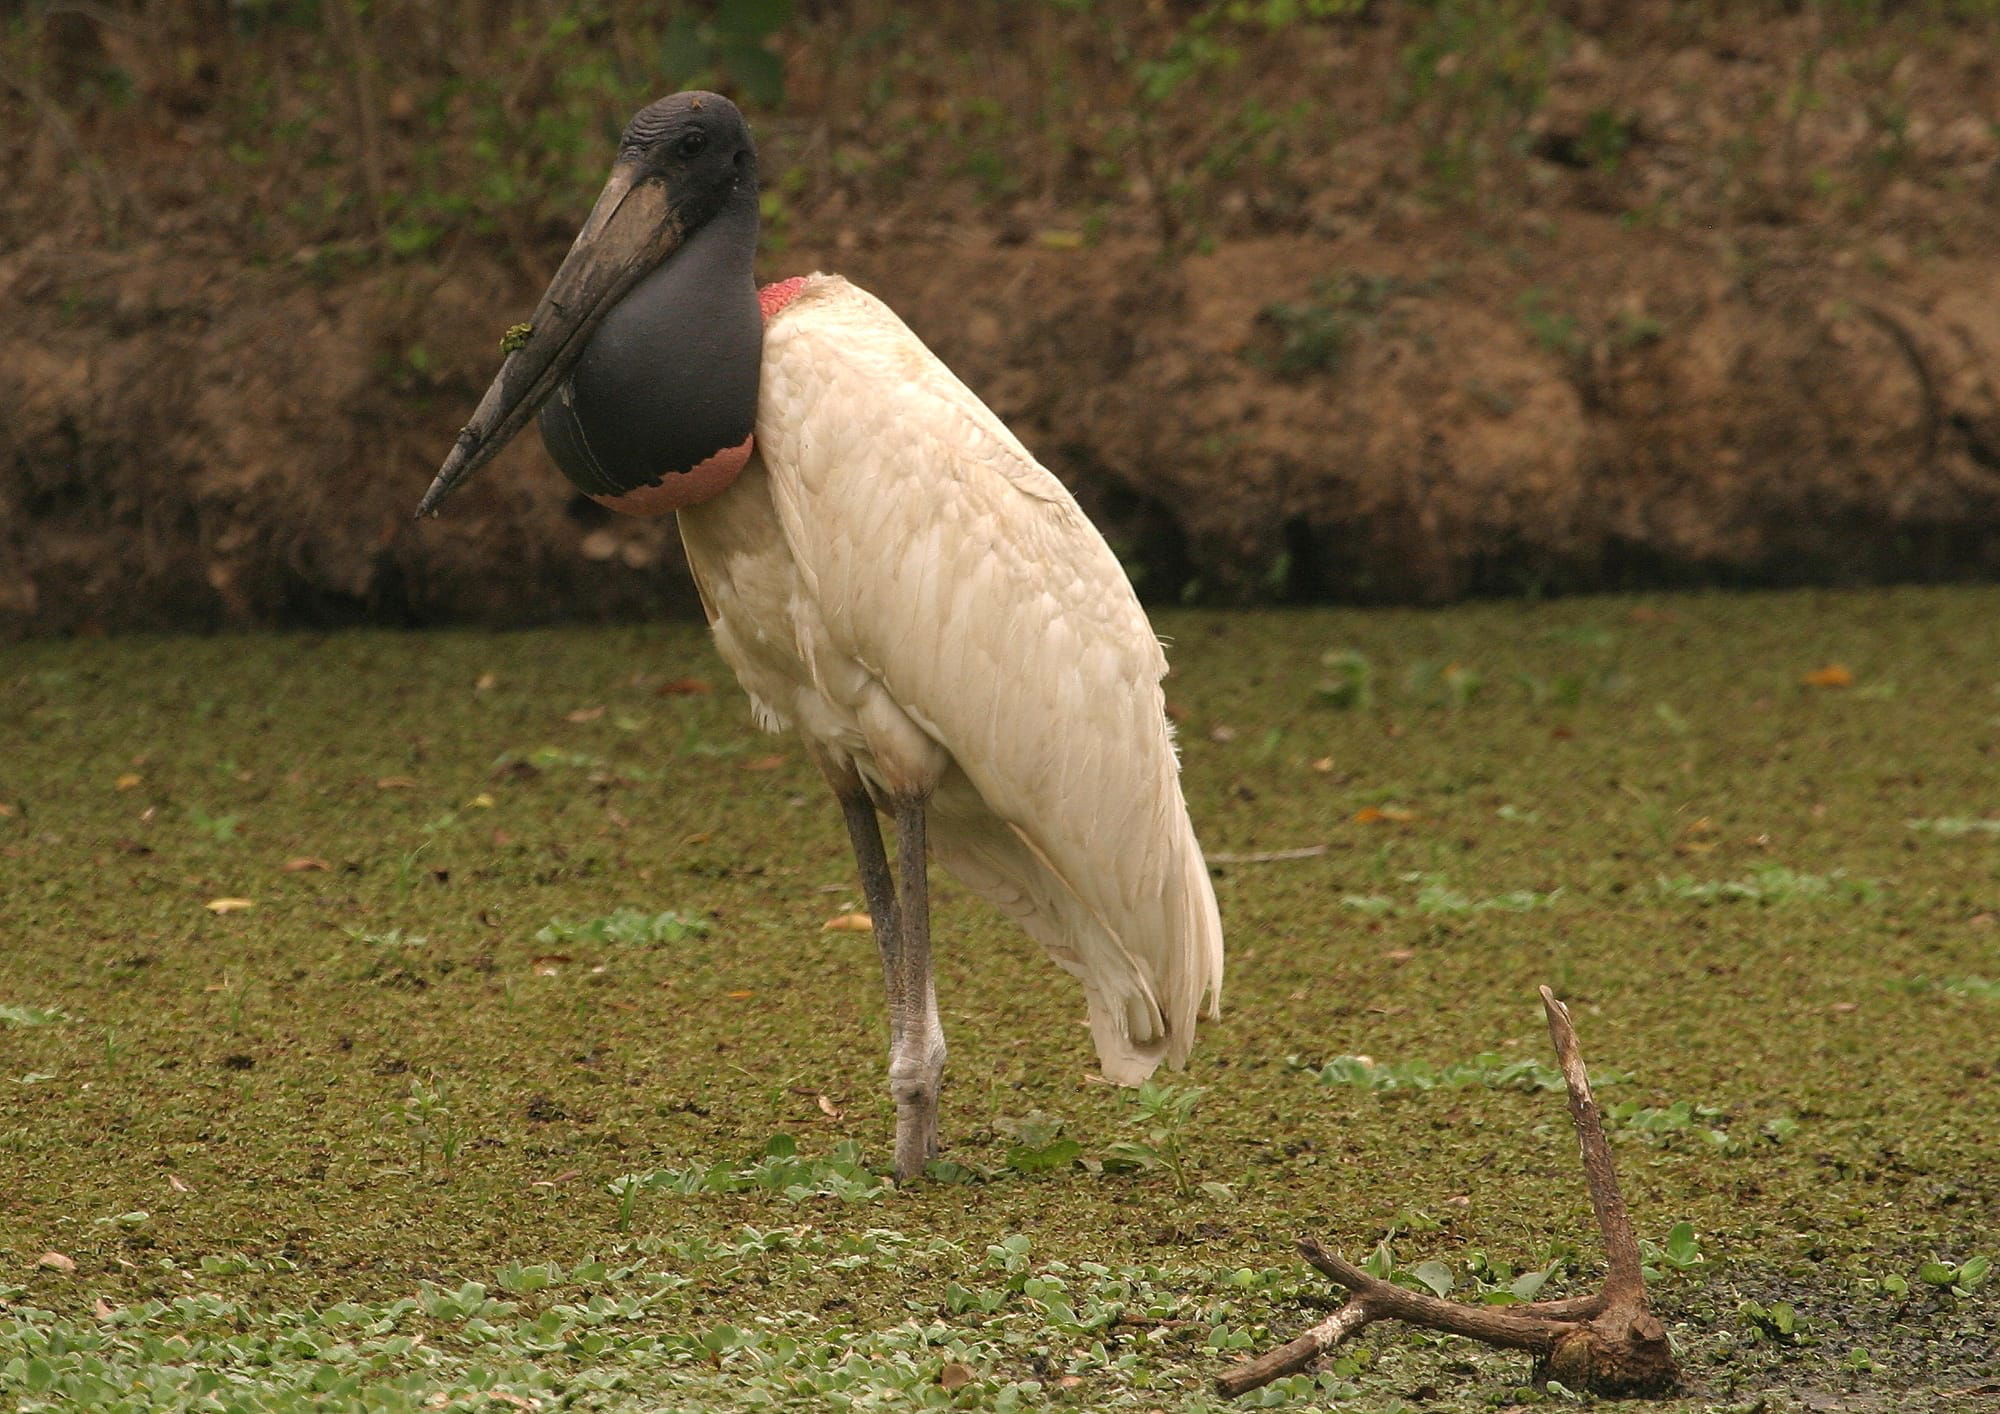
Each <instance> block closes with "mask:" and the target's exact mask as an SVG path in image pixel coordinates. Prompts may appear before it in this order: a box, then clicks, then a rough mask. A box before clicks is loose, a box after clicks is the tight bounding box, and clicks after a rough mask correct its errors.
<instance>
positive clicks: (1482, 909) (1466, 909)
mask: <svg viewBox="0 0 2000 1414" xmlns="http://www.w3.org/2000/svg"><path fill="white" fill-rule="evenodd" d="M1403 880H1404V882H1405V883H1414V884H1417V885H1418V888H1417V896H1416V898H1415V900H1414V901H1413V902H1412V903H1411V904H1410V905H1409V906H1408V909H1409V911H1410V912H1413V913H1419V914H1422V915H1424V916H1426V917H1430V918H1467V917H1471V916H1473V915H1474V914H1480V913H1533V912H1535V911H1536V910H1537V909H1544V908H1553V907H1555V905H1556V901H1557V900H1558V899H1560V898H1561V897H1562V894H1563V891H1562V890H1561V889H1559V888H1558V889H1550V890H1548V891H1546V892H1538V891H1536V890H1534V889H1514V890H1511V891H1509V892H1507V893H1504V894H1493V895H1490V896H1489V897H1486V898H1475V897H1473V896H1472V895H1470V894H1466V893H1463V892H1461V891H1459V890H1457V889H1454V888H1452V887H1451V886H1450V885H1448V884H1443V883H1440V882H1438V881H1437V880H1435V879H1426V878H1425V877H1424V876H1423V875H1422V874H1406V875H1404V876H1403ZM1340 906H1341V907H1342V908H1346V909H1351V910H1353V911H1354V912H1356V913H1365V914H1368V915H1369V916H1371V917H1377V918H1379V917H1384V916H1386V915H1389V914H1392V913H1400V912H1403V911H1404V906H1403V905H1401V904H1398V903H1397V902H1396V900H1394V899H1393V898H1390V897H1388V896H1387V895H1385V894H1347V895H1344V896H1343V897H1342V898H1341V900H1340Z"/></svg>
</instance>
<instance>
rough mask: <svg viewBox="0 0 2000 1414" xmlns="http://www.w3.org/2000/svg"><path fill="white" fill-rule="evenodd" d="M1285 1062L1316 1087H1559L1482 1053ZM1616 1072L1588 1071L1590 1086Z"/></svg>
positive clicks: (1549, 1069)
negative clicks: (1438, 1062) (1450, 1058)
mask: <svg viewBox="0 0 2000 1414" xmlns="http://www.w3.org/2000/svg"><path fill="white" fill-rule="evenodd" d="M1286 1064H1288V1065H1290V1066H1292V1067H1293V1068H1294V1069H1298V1070H1303V1071H1306V1072H1307V1073H1308V1074H1310V1075H1311V1076H1312V1077H1313V1079H1315V1080H1317V1081H1318V1082H1319V1083H1320V1084H1322V1085H1348V1086H1353V1087H1355V1088H1357V1089H1361V1090H1378V1091H1379V1090H1418V1091H1422V1090H1464V1089H1470V1088H1475V1087H1478V1088H1484V1089H1488V1090H1530V1091H1560V1090H1562V1089H1563V1088H1564V1086H1563V1078H1562V1072H1561V1071H1560V1070H1557V1069H1556V1068H1555V1067H1554V1066H1552V1065H1545V1064H1543V1063H1542V1062H1541V1061H1535V1060H1513V1061H1510V1060H1505V1059H1503V1058H1502V1057H1501V1056H1500V1055H1498V1054H1497V1053H1495V1052H1493V1051H1483V1052H1481V1053H1480V1054H1479V1055H1477V1056H1474V1057H1473V1058H1472V1059H1471V1060H1470V1061H1464V1062H1455V1063H1453V1064H1451V1065H1446V1066H1442V1067H1439V1066H1434V1065H1431V1064H1430V1063H1429V1062H1428V1061H1401V1062H1396V1063H1392V1064H1382V1063H1377V1062H1376V1061H1373V1060H1371V1059H1369V1058H1368V1057H1366V1056H1335V1057H1334V1058H1333V1059H1332V1060H1330V1061H1328V1062H1327V1063H1326V1064H1325V1065H1322V1066H1317V1067H1315V1066H1310V1065H1307V1064H1305V1063H1304V1062H1303V1061H1300V1060H1299V1059H1298V1058H1297V1057H1296V1056H1294V1057H1291V1058H1289V1059H1288V1060H1287V1061H1286ZM1630 1079H1631V1077H1630V1076H1629V1075H1626V1074H1623V1073H1621V1072H1618V1071H1610V1070H1606V1071H1592V1072H1591V1075H1590V1083H1591V1084H1592V1085H1593V1086H1604V1085H1616V1084H1619V1083H1621V1082H1624V1081H1627V1080H1630Z"/></svg>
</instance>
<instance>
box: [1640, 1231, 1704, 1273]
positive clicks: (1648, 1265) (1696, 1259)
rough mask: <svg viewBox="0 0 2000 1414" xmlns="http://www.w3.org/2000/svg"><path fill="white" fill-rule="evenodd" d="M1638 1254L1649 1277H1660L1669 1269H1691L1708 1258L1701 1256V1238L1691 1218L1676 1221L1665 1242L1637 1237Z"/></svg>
mask: <svg viewBox="0 0 2000 1414" xmlns="http://www.w3.org/2000/svg"><path fill="white" fill-rule="evenodd" d="M1639 1257H1640V1260H1641V1261H1642V1262H1643V1263H1644V1273H1645V1277H1646V1280H1648V1281H1659V1280H1661V1279H1662V1278H1663V1277H1664V1276H1666V1274H1667V1273H1669V1272H1687V1271H1693V1270H1694V1269H1695V1268H1696V1267H1699V1266H1701V1265H1702V1264H1703V1263H1704V1262H1706V1261H1707V1260H1708V1259H1707V1258H1706V1257H1704V1256H1702V1252H1701V1241H1700V1239H1698V1238H1697V1237H1696V1236H1695V1233H1694V1224H1693V1223H1690V1222H1677V1223H1675V1224H1674V1225H1673V1228H1672V1230H1671V1231H1669V1232H1668V1233H1667V1240H1666V1242H1665V1243H1657V1242H1654V1241H1653V1240H1652V1239H1651V1238H1645V1237H1642V1238H1640V1239H1639Z"/></svg>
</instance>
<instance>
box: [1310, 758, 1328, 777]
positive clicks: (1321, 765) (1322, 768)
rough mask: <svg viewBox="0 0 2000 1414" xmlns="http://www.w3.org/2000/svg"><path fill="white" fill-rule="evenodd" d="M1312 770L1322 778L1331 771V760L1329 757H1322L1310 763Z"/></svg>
mask: <svg viewBox="0 0 2000 1414" xmlns="http://www.w3.org/2000/svg"><path fill="white" fill-rule="evenodd" d="M1312 768H1313V769H1314V770H1315V771H1317V772H1319V773H1320V774H1321V775H1322V776H1324V775H1325V774H1326V773H1327V772H1329V771H1331V770H1332V769H1333V758H1332V757H1331V756H1322V757H1320V758H1319V759H1318V760H1317V761H1314V762H1313V763H1312Z"/></svg>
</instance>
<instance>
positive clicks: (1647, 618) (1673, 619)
mask: <svg viewBox="0 0 2000 1414" xmlns="http://www.w3.org/2000/svg"><path fill="white" fill-rule="evenodd" d="M1627 617H1628V618H1630V619H1631V620H1632V622H1633V623H1635V624H1671V623H1678V622H1679V621H1680V615H1679V614H1676V613H1675V612H1674V611H1673V610H1672V609H1654V608H1650V607H1648V606H1647V605H1645V604H1640V605H1638V606H1637V607H1636V608H1634V609H1633V610H1632V612H1631V613H1630V614H1629V615H1627Z"/></svg>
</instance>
